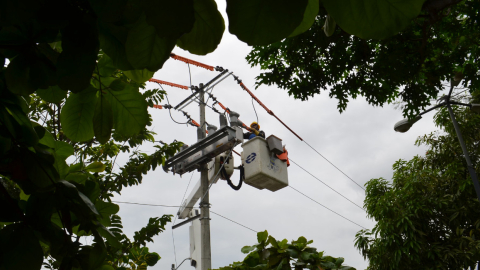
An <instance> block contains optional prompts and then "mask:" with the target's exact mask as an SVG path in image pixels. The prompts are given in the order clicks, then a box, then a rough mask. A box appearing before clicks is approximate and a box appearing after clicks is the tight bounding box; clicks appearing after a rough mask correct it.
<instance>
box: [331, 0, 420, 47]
mask: <svg viewBox="0 0 480 270" xmlns="http://www.w3.org/2000/svg"><path fill="white" fill-rule="evenodd" d="M424 2H425V0H403V1H383V0H322V4H323V5H324V7H325V8H326V10H327V12H328V14H330V15H331V16H332V17H333V18H334V19H335V22H336V23H337V24H338V26H340V28H342V29H343V30H344V31H345V32H347V33H349V34H352V35H355V36H358V37H360V38H364V39H370V38H375V39H384V38H387V37H390V36H392V35H395V34H396V33H398V32H400V31H402V30H403V29H404V28H405V27H407V26H408V25H409V24H410V22H411V21H412V19H414V18H416V17H417V16H418V15H419V14H420V11H421V9H422V5H423V3H424Z"/></svg>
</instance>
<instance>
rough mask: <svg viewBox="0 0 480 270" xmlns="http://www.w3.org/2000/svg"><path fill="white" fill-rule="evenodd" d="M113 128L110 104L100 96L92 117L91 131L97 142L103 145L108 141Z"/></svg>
mask: <svg viewBox="0 0 480 270" xmlns="http://www.w3.org/2000/svg"><path fill="white" fill-rule="evenodd" d="M112 128H113V113H112V106H111V105H110V102H108V100H107V99H106V98H105V96H104V95H103V94H102V95H101V96H100V98H99V99H98V101H97V105H96V106H95V114H94V115H93V131H94V133H95V138H97V140H98V142H100V143H101V144H104V143H106V142H108V140H110V134H111V133H112Z"/></svg>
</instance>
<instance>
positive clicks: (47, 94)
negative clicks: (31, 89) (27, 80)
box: [36, 85, 67, 104]
mask: <svg viewBox="0 0 480 270" xmlns="http://www.w3.org/2000/svg"><path fill="white" fill-rule="evenodd" d="M36 93H37V95H39V96H40V97H41V98H42V99H43V100H45V101H47V102H50V103H55V104H58V103H60V102H62V100H64V99H65V98H67V91H64V90H62V89H60V87H58V86H57V85H55V86H50V87H49V88H47V89H38V90H37V92H36Z"/></svg>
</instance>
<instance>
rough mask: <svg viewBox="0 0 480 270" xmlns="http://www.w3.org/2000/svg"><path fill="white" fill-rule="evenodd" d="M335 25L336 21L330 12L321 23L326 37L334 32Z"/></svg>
mask: <svg viewBox="0 0 480 270" xmlns="http://www.w3.org/2000/svg"><path fill="white" fill-rule="evenodd" d="M336 27H337V23H336V22H335V20H334V19H333V17H332V16H330V14H328V15H327V18H326V19H325V24H324V25H323V32H324V33H325V35H326V36H327V37H330V36H332V35H333V33H335V28H336Z"/></svg>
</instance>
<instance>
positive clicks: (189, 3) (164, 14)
mask: <svg viewBox="0 0 480 270" xmlns="http://www.w3.org/2000/svg"><path fill="white" fill-rule="evenodd" d="M140 3H141V5H142V8H143V11H144V12H145V15H146V22H147V23H148V24H149V25H152V26H153V27H155V29H156V30H157V34H158V36H159V37H162V38H169V39H177V38H179V37H180V36H181V35H183V34H185V33H188V32H190V31H191V30H192V27H193V23H194V22H195V19H196V18H195V17H194V13H193V0H176V1H171V0H141V1H140Z"/></svg>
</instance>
